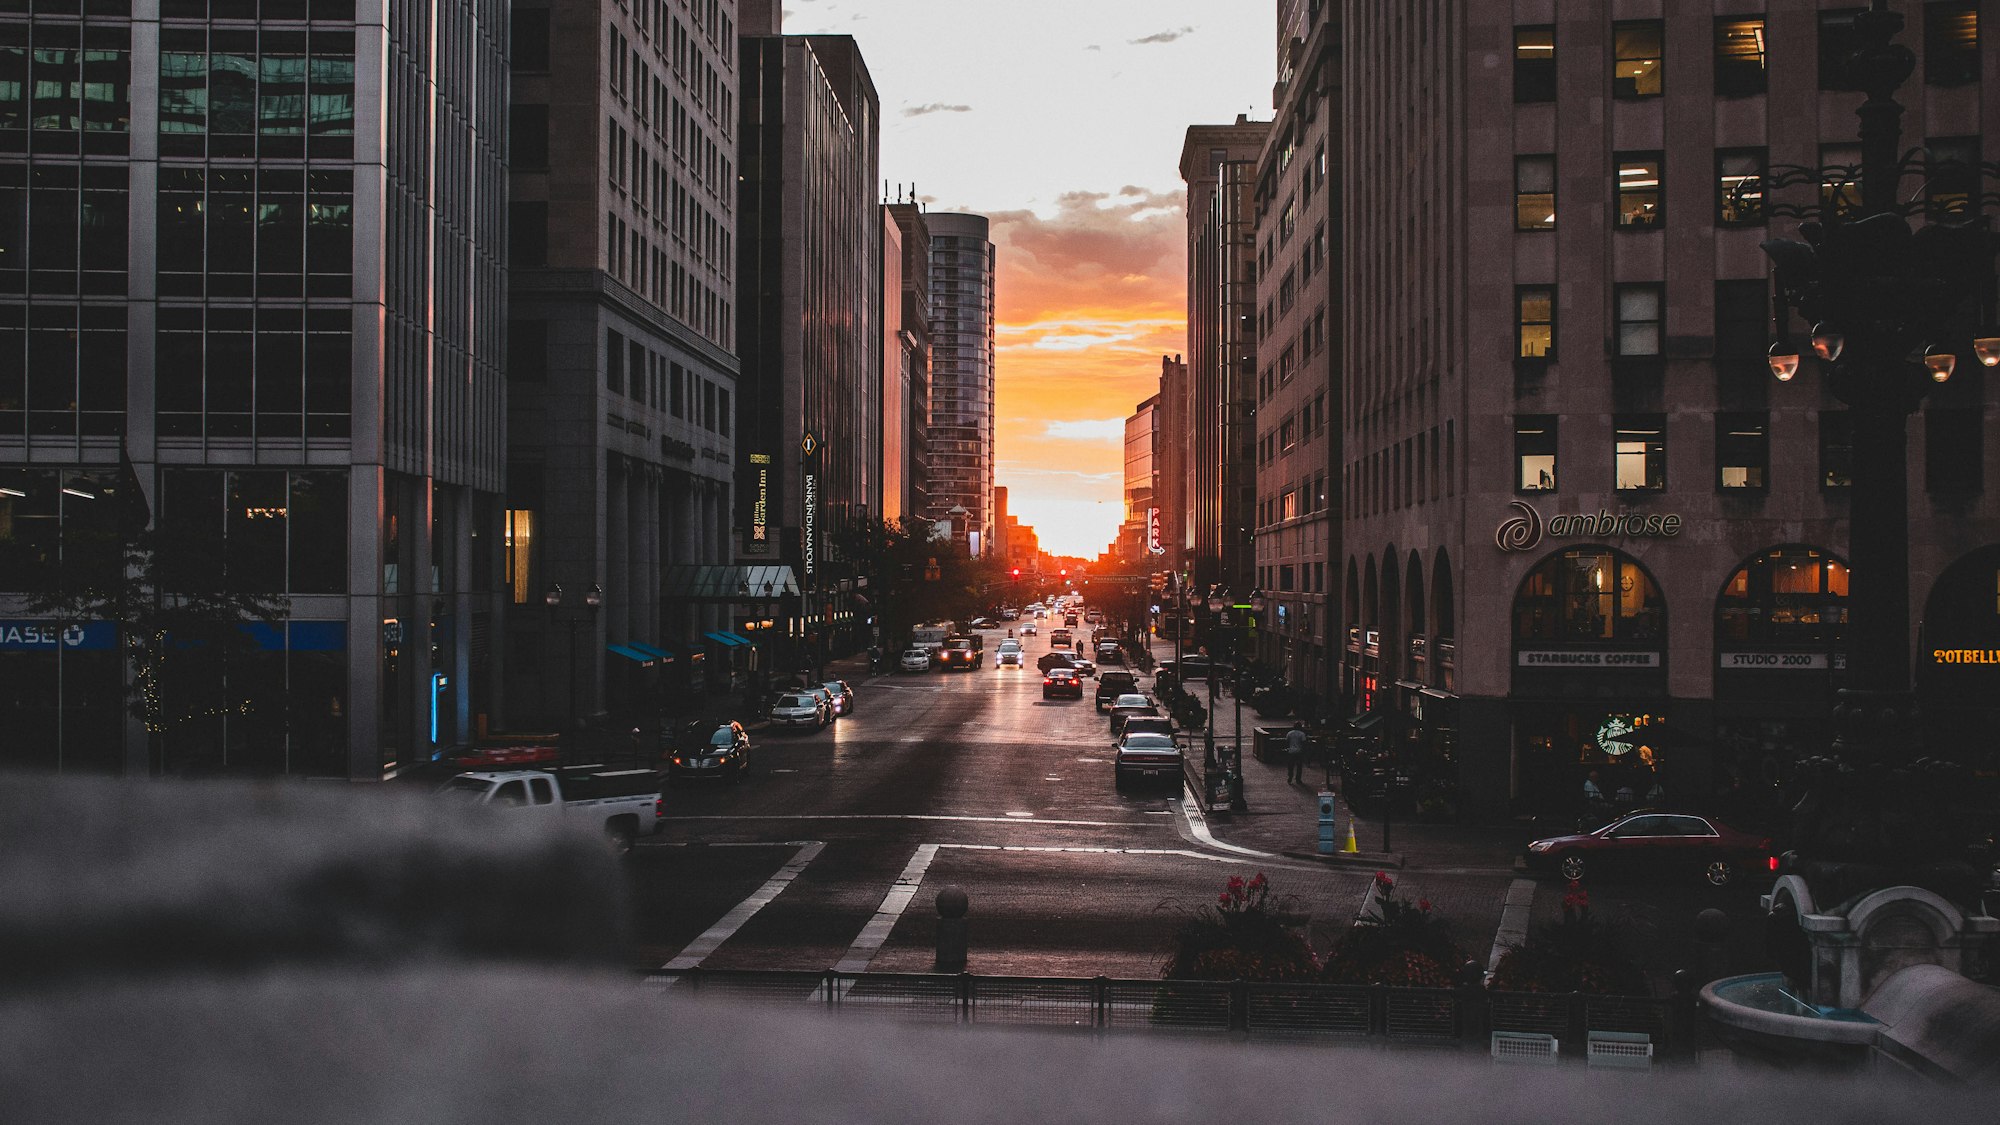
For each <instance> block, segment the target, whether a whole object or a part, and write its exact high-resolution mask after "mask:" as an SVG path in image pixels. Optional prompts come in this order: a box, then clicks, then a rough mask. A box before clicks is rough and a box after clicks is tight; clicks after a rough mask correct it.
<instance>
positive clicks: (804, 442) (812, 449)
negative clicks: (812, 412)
mask: <svg viewBox="0 0 2000 1125" xmlns="http://www.w3.org/2000/svg"><path fill="white" fill-rule="evenodd" d="M799 452H800V453H803V454H805V455H806V456H808V457H811V456H812V455H813V454H815V453H817V452H819V435H817V434H815V433H813V432H812V431H811V430H807V431H806V436H804V437H802V438H800V439H799Z"/></svg>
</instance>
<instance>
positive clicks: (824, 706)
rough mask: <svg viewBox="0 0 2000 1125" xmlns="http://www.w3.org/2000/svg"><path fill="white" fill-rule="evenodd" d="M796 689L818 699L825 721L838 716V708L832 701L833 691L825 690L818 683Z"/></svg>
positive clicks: (832, 719)
mask: <svg viewBox="0 0 2000 1125" xmlns="http://www.w3.org/2000/svg"><path fill="white" fill-rule="evenodd" d="M798 690H799V691H801V692H804V693H805V694H807V695H810V696H813V697H815V698H817V699H818V700H819V705H820V709H821V710H822V711H824V712H825V714H826V721H827V722H829V723H830V722H832V721H834V720H835V719H837V718H839V717H840V710H839V709H838V708H837V707H835V706H834V703H833V692H831V691H829V690H827V688H825V687H824V686H822V685H820V684H807V685H806V686H804V687H802V688H800V689H798Z"/></svg>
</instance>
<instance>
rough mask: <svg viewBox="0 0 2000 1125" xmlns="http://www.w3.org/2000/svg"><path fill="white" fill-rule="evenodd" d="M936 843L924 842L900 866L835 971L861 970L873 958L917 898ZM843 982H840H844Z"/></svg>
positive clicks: (933, 857) (936, 850) (863, 971)
mask: <svg viewBox="0 0 2000 1125" xmlns="http://www.w3.org/2000/svg"><path fill="white" fill-rule="evenodd" d="M937 853H938V846H937V845H936V844H924V845H922V846H920V847H918V848H917V851H916V854H914V855H912V856H911V857H910V862H909V863H908V864H906V865H904V867H903V873H902V874H901V875H898V876H896V884H895V885H894V886H892V887H890V888H889V893H888V894H886V895H883V896H882V905H881V906H878V907H876V908H875V916H874V917H873V918H870V919H868V924H867V925H865V926H863V927H861V933H860V935H859V936H857V937H856V938H855V939H854V944H852V945H850V946H848V947H847V956H845V957H843V958H841V959H840V963H839V964H837V965H835V966H834V967H833V971H834V972H836V973H865V972H867V971H868V963H869V962H871V961H873V960H875V954H876V953H878V952H880V951H881V949H882V943H883V942H886V941H888V940H889V931H890V930H893V929H895V928H896V920H897V919H898V918H901V917H902V916H903V911H904V910H906V909H908V908H909V905H910V900H911V899H913V898H915V897H917V888H918V887H919V886H921V885H922V884H923V881H924V872H925V871H927V870H929V869H930V865H931V860H933V859H936V858H937ZM845 983H846V982H843V984H845Z"/></svg>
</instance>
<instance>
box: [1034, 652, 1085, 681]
mask: <svg viewBox="0 0 2000 1125" xmlns="http://www.w3.org/2000/svg"><path fill="white" fill-rule="evenodd" d="M1035 667H1036V668H1038V669H1040V670H1041V673H1042V675H1044V676H1046V675H1048V674H1049V670H1050V669H1052V668H1069V669H1071V670H1074V669H1075V668H1076V665H1075V664H1074V663H1072V662H1071V660H1070V657H1069V653H1066V652H1047V653H1043V654H1042V658H1041V659H1040V660H1037V661H1035Z"/></svg>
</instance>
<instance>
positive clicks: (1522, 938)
mask: <svg viewBox="0 0 2000 1125" xmlns="http://www.w3.org/2000/svg"><path fill="white" fill-rule="evenodd" d="M1534 905H1535V881H1534V880H1533V879H1516V880H1514V881H1513V882H1512V883H1509V884H1508V885H1507V902H1506V905H1504V906H1502V907H1501V908H1500V928H1499V929H1498V930H1496V931H1494V933H1493V953H1492V954H1491V955H1490V956H1488V957H1487V958H1486V975H1487V976H1489V977H1490V976H1492V975H1493V970H1495V969H1497V968H1499V967H1500V958H1501V956H1502V955H1504V954H1505V953H1506V952H1507V951H1508V950H1509V949H1515V948H1519V947H1520V946H1524V945H1526V944H1528V915H1529V914H1530V913H1531V912H1532V911H1533V909H1534Z"/></svg>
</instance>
